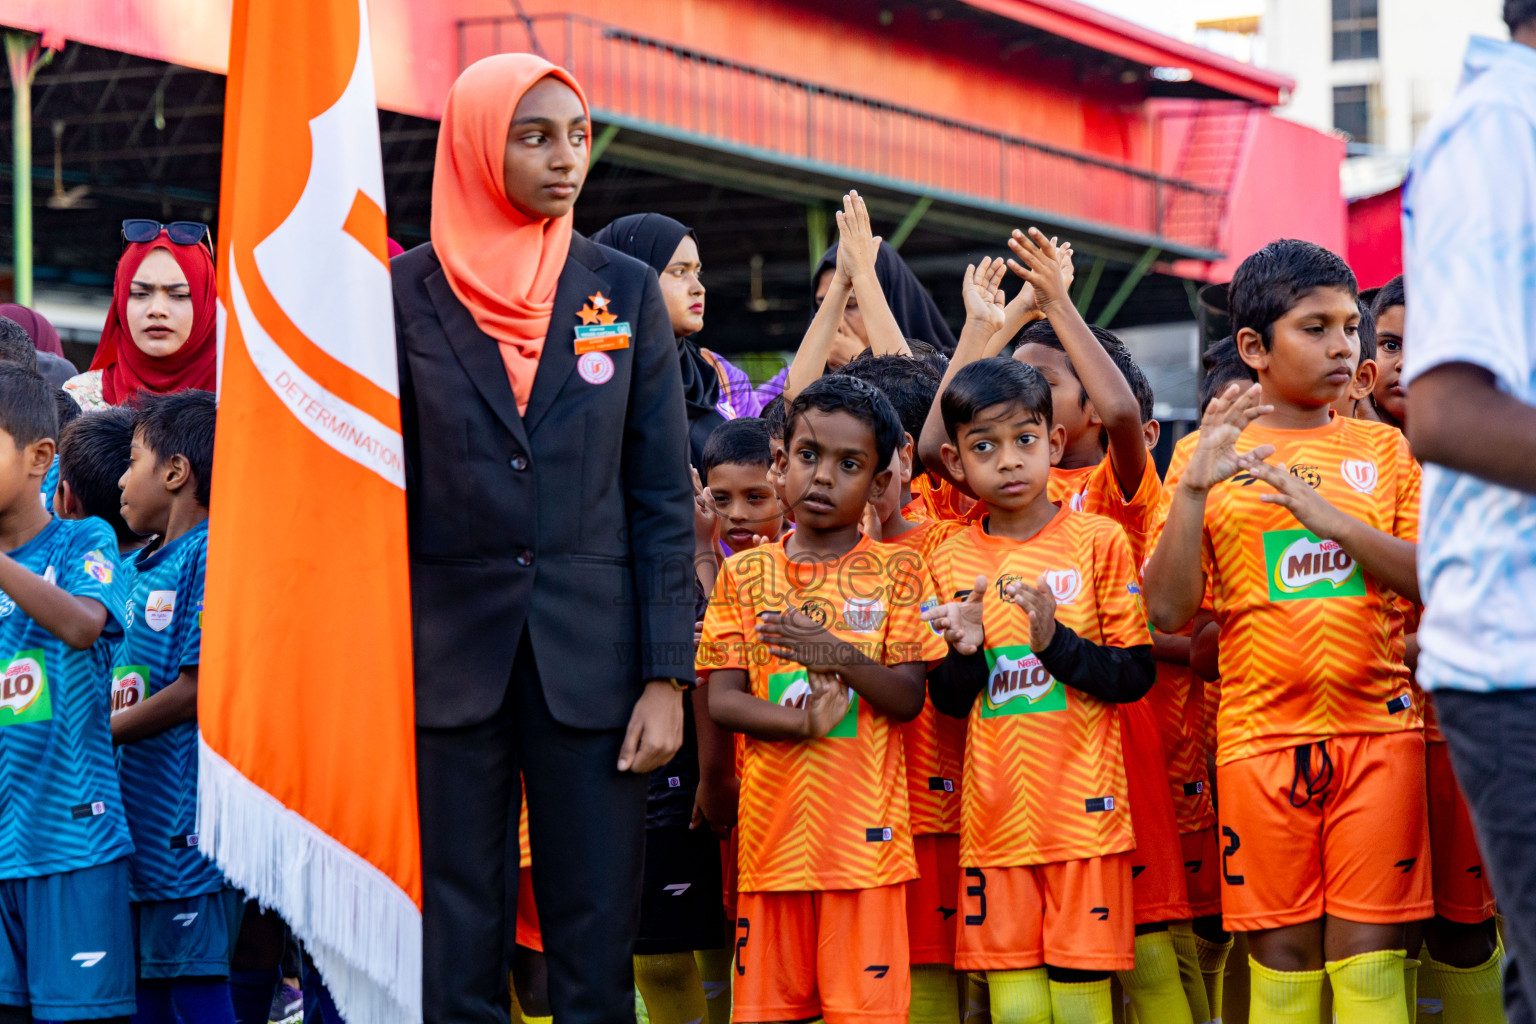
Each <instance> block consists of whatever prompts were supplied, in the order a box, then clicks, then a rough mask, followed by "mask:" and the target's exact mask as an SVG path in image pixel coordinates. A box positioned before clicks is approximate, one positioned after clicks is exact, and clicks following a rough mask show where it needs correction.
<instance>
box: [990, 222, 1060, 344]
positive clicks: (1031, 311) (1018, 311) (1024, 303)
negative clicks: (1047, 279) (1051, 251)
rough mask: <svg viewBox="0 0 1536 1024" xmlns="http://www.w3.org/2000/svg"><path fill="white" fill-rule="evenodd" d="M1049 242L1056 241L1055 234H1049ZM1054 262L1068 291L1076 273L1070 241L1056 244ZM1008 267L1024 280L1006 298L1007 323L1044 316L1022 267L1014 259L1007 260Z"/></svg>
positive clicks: (1021, 322)
mask: <svg viewBox="0 0 1536 1024" xmlns="http://www.w3.org/2000/svg"><path fill="white" fill-rule="evenodd" d="M1051 242H1052V243H1055V242H1056V236H1054V235H1052V236H1051ZM1056 262H1057V264H1058V265H1059V266H1060V267H1061V271H1062V274H1063V275H1064V276H1065V278H1066V284H1067V289H1068V290H1069V291H1070V290H1071V288H1072V280H1073V277H1074V275H1075V274H1076V268H1075V267H1074V266H1073V264H1072V243H1071V242H1062V243H1060V244H1059V245H1057V246H1056ZM1008 269H1009V270H1011V271H1012V272H1013V275H1014V276H1015V277H1018V278H1020V279H1021V280H1023V282H1024V286H1023V287H1022V288H1020V289H1019V293H1018V294H1017V295H1015V296H1014V297H1013V298H1011V299H1009V300H1008V306H1007V308H1006V309H1005V310H1004V312H1006V313H1007V315H1008V321H1009V323H1015V322H1017V323H1019V324H1023V323H1025V322H1026V321H1028V320H1029V319H1031V318H1032V317H1041V316H1044V315H1045V313H1044V311H1043V310H1041V309H1040V300H1039V296H1037V295H1036V294H1035V286H1034V285H1032V284H1030V283H1029V280H1028V278H1027V277H1026V276H1025V272H1024V268H1023V267H1022V266H1021V265H1020V264H1019V263H1018V262H1017V261H1016V260H1009V261H1008Z"/></svg>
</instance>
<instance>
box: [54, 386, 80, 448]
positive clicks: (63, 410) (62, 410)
mask: <svg viewBox="0 0 1536 1024" xmlns="http://www.w3.org/2000/svg"><path fill="white" fill-rule="evenodd" d="M53 405H54V408H55V409H57V410H58V414H59V442H60V443H61V444H62V443H63V440H64V437H63V435H64V431H65V430H67V429H69V425H70V424H71V423H73V422H75V420H77V419H79V418H80V417H81V416H82V415H84V413H85V410H84V409H82V408H80V404H79V403H78V402H76V401H75V400H74V399H73V398H70V397H69V392H68V391H65V390H64V389H63V388H54V389H53Z"/></svg>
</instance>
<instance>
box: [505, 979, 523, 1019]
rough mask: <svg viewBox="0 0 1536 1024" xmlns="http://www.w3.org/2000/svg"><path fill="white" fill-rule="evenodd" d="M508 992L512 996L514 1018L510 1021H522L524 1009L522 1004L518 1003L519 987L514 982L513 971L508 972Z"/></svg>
mask: <svg viewBox="0 0 1536 1024" xmlns="http://www.w3.org/2000/svg"><path fill="white" fill-rule="evenodd" d="M507 992H508V993H509V994H510V995H511V996H512V1016H511V1017H510V1018H509V1019H510V1020H522V1019H523V1007H522V1004H521V1003H519V1002H518V1001H517V985H516V983H515V982H513V980H512V972H511V971H508V972H507Z"/></svg>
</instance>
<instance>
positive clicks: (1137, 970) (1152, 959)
mask: <svg viewBox="0 0 1536 1024" xmlns="http://www.w3.org/2000/svg"><path fill="white" fill-rule="evenodd" d="M1118 973H1119V975H1120V984H1122V985H1124V986H1125V994H1126V995H1127V996H1129V997H1130V999H1131V1009H1132V1010H1134V1011H1135V1013H1136V1019H1137V1020H1138V1021H1144V1022H1146V1024H1154V1022H1155V1024H1193V1018H1192V1017H1191V1016H1190V1009H1189V998H1188V997H1187V996H1185V995H1184V986H1183V985H1181V984H1179V957H1178V954H1176V953H1175V952H1174V951H1173V936H1171V935H1169V934H1168V933H1167V932H1148V933H1147V934H1146V935H1138V936H1136V966H1135V967H1133V968H1132V969H1131V970H1129V971H1120V972H1118ZM1126 1019H1127V1020H1129V1019H1130V1017H1129V1015H1127V1017H1126ZM1200 1024H1205V1022H1204V1020H1201V1021H1200Z"/></svg>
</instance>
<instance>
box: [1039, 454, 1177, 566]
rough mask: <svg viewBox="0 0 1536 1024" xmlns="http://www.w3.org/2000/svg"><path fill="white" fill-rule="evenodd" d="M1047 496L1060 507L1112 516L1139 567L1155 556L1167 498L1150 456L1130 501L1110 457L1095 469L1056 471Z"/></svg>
mask: <svg viewBox="0 0 1536 1024" xmlns="http://www.w3.org/2000/svg"><path fill="white" fill-rule="evenodd" d="M1045 493H1046V494H1047V495H1048V496H1049V497H1050V499H1051V500H1052V501H1054V502H1056V503H1057V504H1058V505H1070V506H1071V507H1072V508H1073V510H1074V511H1078V512H1092V513H1094V514H1096V515H1101V516H1108V517H1109V518H1110V519H1113V520H1114V521H1115V522H1117V523H1119V524H1120V528H1121V529H1122V530H1124V531H1125V538H1126V540H1128V541H1130V542H1131V557H1132V558H1134V559H1135V560H1136V564H1137V565H1140V564H1141V563H1142V562H1143V561H1144V560H1145V559H1146V557H1147V555H1148V554H1150V553H1151V551H1152V548H1151V546H1150V542H1151V539H1152V533H1153V528H1154V527H1155V525H1156V522H1157V509H1158V505H1159V503H1160V502H1161V500H1162V496H1163V483H1162V481H1161V480H1159V479H1158V478H1157V465H1156V464H1155V463H1154V462H1153V461H1152V456H1151V454H1150V453H1149V454H1148V455H1147V462H1146V465H1145V466H1144V467H1143V468H1142V471H1141V483H1140V484H1138V485H1137V487H1136V493H1135V494H1133V495H1131V497H1130V498H1129V499H1127V498H1126V497H1125V494H1124V492H1122V491H1121V490H1120V480H1119V478H1118V477H1116V476H1115V467H1114V466H1113V465H1111V464H1110V459H1109V456H1108V455H1105V456H1104V458H1102V459H1100V460H1099V462H1098V464H1097V465H1094V466H1082V467H1079V468H1077V469H1059V468H1052V470H1051V477H1050V480H1049V481H1048V482H1047V483H1046V488H1045Z"/></svg>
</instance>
